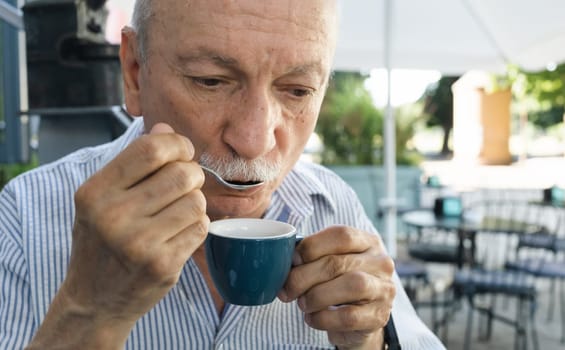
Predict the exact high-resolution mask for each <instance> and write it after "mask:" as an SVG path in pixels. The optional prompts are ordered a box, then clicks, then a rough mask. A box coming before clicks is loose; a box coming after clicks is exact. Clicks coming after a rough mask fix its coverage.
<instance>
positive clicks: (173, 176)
mask: <svg viewBox="0 0 565 350" xmlns="http://www.w3.org/2000/svg"><path fill="white" fill-rule="evenodd" d="M168 175H169V177H170V179H169V182H168V183H169V184H170V186H171V187H172V190H173V191H179V192H184V191H187V190H189V189H191V188H192V187H193V186H194V182H193V180H192V178H191V176H190V173H189V172H187V171H186V168H185V167H184V166H183V164H182V163H180V162H174V163H171V164H170V165H169V174H168Z"/></svg>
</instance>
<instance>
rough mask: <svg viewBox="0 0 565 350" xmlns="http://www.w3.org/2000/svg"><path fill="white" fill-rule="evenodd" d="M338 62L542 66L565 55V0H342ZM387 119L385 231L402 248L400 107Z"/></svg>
mask: <svg viewBox="0 0 565 350" xmlns="http://www.w3.org/2000/svg"><path fill="white" fill-rule="evenodd" d="M338 3H339V6H340V31H339V37H338V43H337V49H336V57H335V62H334V69H336V70H354V71H369V70H370V69H373V68H383V67H384V68H386V69H387V71H388V72H389V73H388V79H387V80H388V81H387V86H388V87H387V90H388V91H390V87H391V82H390V80H391V79H390V71H391V70H392V69H396V68H400V69H433V70H437V71H440V72H442V73H443V74H453V75H456V74H457V75H459V74H463V73H465V72H467V71H470V70H483V71H489V72H503V71H504V69H505V67H506V66H507V65H508V64H516V65H518V66H520V67H521V68H523V69H526V70H541V69H544V68H545V67H548V66H551V65H554V64H556V63H559V62H562V61H565V19H564V17H563V14H565V1H564V0H535V1H534V0H338ZM387 99H388V103H387V108H386V115H385V120H384V124H385V125H384V128H383V129H384V135H383V138H384V168H385V183H384V186H385V193H386V195H385V198H381V199H380V202H381V205H382V206H383V208H384V209H385V210H386V214H385V226H384V235H385V242H386V245H387V248H388V250H389V253H390V254H391V255H392V256H395V255H396V206H397V199H396V179H395V173H396V164H395V134H394V130H395V128H394V124H395V121H394V114H393V111H392V108H391V105H390V93H387Z"/></svg>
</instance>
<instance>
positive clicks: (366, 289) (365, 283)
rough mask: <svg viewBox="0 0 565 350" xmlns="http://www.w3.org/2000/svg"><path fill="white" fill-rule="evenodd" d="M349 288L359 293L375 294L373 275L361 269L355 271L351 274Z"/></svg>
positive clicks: (364, 294)
mask: <svg viewBox="0 0 565 350" xmlns="http://www.w3.org/2000/svg"><path fill="white" fill-rule="evenodd" d="M349 275H350V278H349V279H350V281H349V288H350V289H351V291H353V292H354V293H356V294H358V295H362V296H369V295H371V294H373V293H372V292H373V285H374V283H372V277H371V276H369V275H368V274H366V273H364V272H361V271H354V272H351V273H350V274H349Z"/></svg>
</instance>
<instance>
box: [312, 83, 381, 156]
mask: <svg viewBox="0 0 565 350" xmlns="http://www.w3.org/2000/svg"><path fill="white" fill-rule="evenodd" d="M365 79H366V77H365V76H363V75H361V74H359V73H350V72H336V73H335V74H334V76H333V78H332V80H331V82H330V86H329V87H328V91H327V93H326V97H325V99H324V103H323V105H322V110H321V112H320V118H319V120H318V124H317V126H316V132H317V133H318V134H319V135H320V137H321V138H322V141H323V143H324V151H323V153H322V163H324V164H378V163H379V159H378V158H379V157H378V152H377V150H378V147H379V137H378V135H380V134H382V113H381V112H380V111H379V110H378V109H377V108H376V107H375V106H374V104H373V101H372V99H371V95H370V94H369V92H368V91H367V90H366V89H365V86H364V81H365Z"/></svg>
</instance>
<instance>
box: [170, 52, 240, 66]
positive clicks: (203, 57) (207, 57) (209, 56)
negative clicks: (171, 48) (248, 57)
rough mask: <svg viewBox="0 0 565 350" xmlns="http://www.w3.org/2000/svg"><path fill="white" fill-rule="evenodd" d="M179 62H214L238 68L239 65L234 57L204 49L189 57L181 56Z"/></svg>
mask: <svg viewBox="0 0 565 350" xmlns="http://www.w3.org/2000/svg"><path fill="white" fill-rule="evenodd" d="M178 60H179V61H180V62H181V63H183V64H187V63H194V62H212V63H214V64H217V65H219V66H224V67H236V66H238V65H239V62H238V61H237V60H236V59H235V58H233V57H229V56H224V55H221V54H219V53H217V52H214V51H210V50H204V49H198V50H196V51H195V52H192V53H191V54H189V55H179V56H178Z"/></svg>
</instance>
